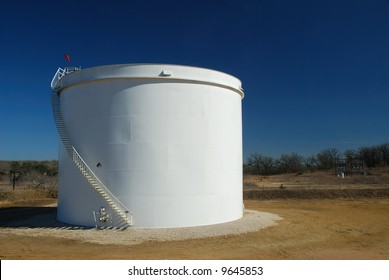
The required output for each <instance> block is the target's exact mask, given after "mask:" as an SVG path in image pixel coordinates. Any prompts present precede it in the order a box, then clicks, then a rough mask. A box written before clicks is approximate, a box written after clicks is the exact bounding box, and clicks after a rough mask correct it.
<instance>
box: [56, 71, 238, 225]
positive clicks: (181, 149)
mask: <svg viewBox="0 0 389 280" xmlns="http://www.w3.org/2000/svg"><path fill="white" fill-rule="evenodd" d="M52 89H53V93H52V98H53V99H52V100H53V111H54V116H55V120H56V124H57V127H58V130H59V134H60V138H61V141H60V150H59V179H58V180H59V182H58V188H59V190H58V216H57V218H58V220H59V221H62V222H65V223H68V224H73V225H82V226H95V225H98V226H104V225H107V226H117V227H120V226H133V227H149V228H163V227H187V226H199V225H209V224H217V223H223V222H228V221H233V220H236V219H239V218H241V217H242V215H243V197H242V117H241V100H242V98H243V91H242V87H241V82H240V81H239V80H238V79H237V78H235V77H233V76H230V75H228V74H225V73H222V72H218V71H214V70H210V69H204V68H198V67H188V66H179V65H165V64H126V65H108V66H100V67H93V68H88V69H83V70H80V69H78V68H74V69H70V68H66V69H59V70H58V71H57V73H56V75H55V76H54V78H53V82H52Z"/></svg>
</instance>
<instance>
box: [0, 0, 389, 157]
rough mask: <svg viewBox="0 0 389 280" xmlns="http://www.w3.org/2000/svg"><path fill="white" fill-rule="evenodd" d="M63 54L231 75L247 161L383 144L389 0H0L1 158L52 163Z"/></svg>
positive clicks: (79, 59)
mask: <svg viewBox="0 0 389 280" xmlns="http://www.w3.org/2000/svg"><path fill="white" fill-rule="evenodd" d="M65 53H68V54H69V55H70V57H71V59H72V62H71V65H73V66H82V67H83V68H87V67H92V66H97V65H104V64H116V63H171V64H183V65H192V66H200V67H206V68H211V69H215V70H219V71H223V72H226V73H229V74H232V75H234V76H236V77H238V78H239V79H240V80H241V81H242V83H243V87H244V89H245V94H246V97H245V99H244V100H243V144H244V146H243V150H244V158H245V159H246V158H247V156H248V155H249V154H251V153H254V152H258V153H262V154H264V155H269V156H272V157H278V156H280V155H281V154H283V153H292V152H296V153H299V154H301V155H303V156H309V155H311V154H316V153H318V152H320V151H321V150H322V149H326V148H337V149H339V150H340V151H343V150H344V149H347V148H351V149H357V148H358V147H361V146H371V145H376V144H381V143H385V142H388V141H389V129H388V124H389V109H388V107H389V106H388V105H389V1H388V0H365V1H362V0H361V1H358V0H323V1H321V0H317V1H302V0H295V1H281V0H263V1H261V0H257V1H244V0H241V1H213V0H207V1H202V0H199V1H176V0H169V1H160V0H159V1H146V0H145V1H119V0H110V1H82V0H77V1H73V0H69V1H41V0H35V1H25V0H23V1H18V0H0V55H1V61H0V160H3V159H6V160H25V159H33V160H43V159H49V160H50V159H56V158H57V150H58V136H57V132H56V128H55V124H54V121H53V118H52V113H51V107H50V87H49V84H50V81H51V78H52V76H53V75H54V73H55V71H56V70H57V67H59V66H63V65H64V63H65V62H64V54H65Z"/></svg>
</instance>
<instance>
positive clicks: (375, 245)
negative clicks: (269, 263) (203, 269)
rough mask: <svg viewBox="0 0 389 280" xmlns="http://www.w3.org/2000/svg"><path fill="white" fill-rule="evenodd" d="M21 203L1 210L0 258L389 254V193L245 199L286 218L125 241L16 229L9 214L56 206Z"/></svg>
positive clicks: (359, 256)
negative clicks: (202, 233) (195, 235)
mask: <svg viewBox="0 0 389 280" xmlns="http://www.w3.org/2000/svg"><path fill="white" fill-rule="evenodd" d="M53 202H55V200H53V201H51V202H50V201H44V202H41V204H46V205H47V204H48V203H53ZM21 206H24V207H22V208H3V209H1V210H0V220H1V221H0V240H1V245H0V259H3V260H4V259H75V260H81V259H270V260H271V259H334V260H337V259H363V260H365V259H384V260H388V259H389V215H388V213H389V198H369V199H357V200H355V199H313V200H312V199H311V200H295V199H293V200H245V206H246V209H252V210H258V211H263V212H270V213H274V214H277V215H279V216H281V217H282V218H283V219H282V220H281V221H278V225H275V226H272V227H268V228H265V229H262V230H259V231H256V232H251V233H246V234H241V235H231V236H224V237H213V238H203V239H191V240H182V241H147V242H144V243H142V244H138V245H120V246H119V245H100V244H95V243H88V242H82V241H80V240H77V239H65V238H59V237H56V236H55V235H53V236H52V237H49V238H48V237H31V236H28V235H25V236H21V235H16V234H13V233H12V228H11V231H9V229H10V227H9V226H7V220H11V219H12V220H15V219H26V218H28V217H31V216H34V215H41V214H45V213H48V212H50V211H51V212H53V211H56V207H49V208H47V207H38V205H37V204H36V205H34V206H32V207H30V205H19V207H21ZM27 206H29V207H27Z"/></svg>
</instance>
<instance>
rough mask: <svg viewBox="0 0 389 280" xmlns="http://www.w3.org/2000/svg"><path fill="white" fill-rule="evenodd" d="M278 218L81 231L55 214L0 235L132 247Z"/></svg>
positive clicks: (223, 232)
mask: <svg viewBox="0 0 389 280" xmlns="http://www.w3.org/2000/svg"><path fill="white" fill-rule="evenodd" d="M281 219H282V218H281V217H279V216H278V215H275V214H271V213H267V212H259V211H254V210H246V211H245V214H244V216H243V218H242V219H239V220H236V221H232V222H228V223H223V224H217V225H209V226H198V227H186V228H165V229H142V228H129V229H125V230H112V229H95V228H81V227H72V226H63V224H62V223H59V222H57V221H56V219H55V213H48V214H42V215H37V216H34V217H31V218H28V219H25V220H22V221H15V222H13V223H7V227H2V228H0V233H1V232H3V233H5V232H7V233H12V234H16V235H20V236H30V237H31V236H41V237H45V236H47V237H59V238H66V239H71V240H79V241H83V242H89V243H95V244H118V245H119V244H120V245H133V244H140V243H142V242H145V241H170V240H185V239H199V238H207V237H216V236H227V235H238V234H242V233H248V232H254V231H258V230H260V229H263V228H265V227H269V226H273V225H276V224H277V221H278V220H281Z"/></svg>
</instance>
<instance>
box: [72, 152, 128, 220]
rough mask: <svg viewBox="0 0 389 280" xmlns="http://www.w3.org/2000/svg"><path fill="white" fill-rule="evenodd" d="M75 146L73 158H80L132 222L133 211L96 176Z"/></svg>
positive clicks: (91, 174)
mask: <svg viewBox="0 0 389 280" xmlns="http://www.w3.org/2000/svg"><path fill="white" fill-rule="evenodd" d="M72 148H73V160H74V161H76V160H79V161H81V164H82V165H83V166H84V167H85V169H86V171H87V172H88V173H89V175H90V176H91V177H92V178H93V180H94V181H96V182H97V183H98V184H99V185H100V187H101V188H102V189H103V191H104V192H106V193H107V194H109V196H110V197H111V198H112V199H113V200H115V205H117V206H120V207H121V208H122V210H124V213H128V214H129V216H130V219H129V223H130V224H132V216H133V214H132V212H131V211H130V210H129V209H128V208H127V207H126V206H125V205H124V204H123V203H122V202H120V200H119V199H118V198H117V197H116V196H115V195H114V194H113V193H112V192H111V191H110V190H109V189H108V188H107V187H106V186H105V185H104V184H103V182H101V181H100V179H99V178H98V177H97V176H96V174H95V173H93V171H92V169H90V167H89V166H88V164H87V163H86V162H85V161H84V160H83V158H82V157H81V156H80V154H79V153H78V152H77V150H76V148H74V147H73V146H72Z"/></svg>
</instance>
